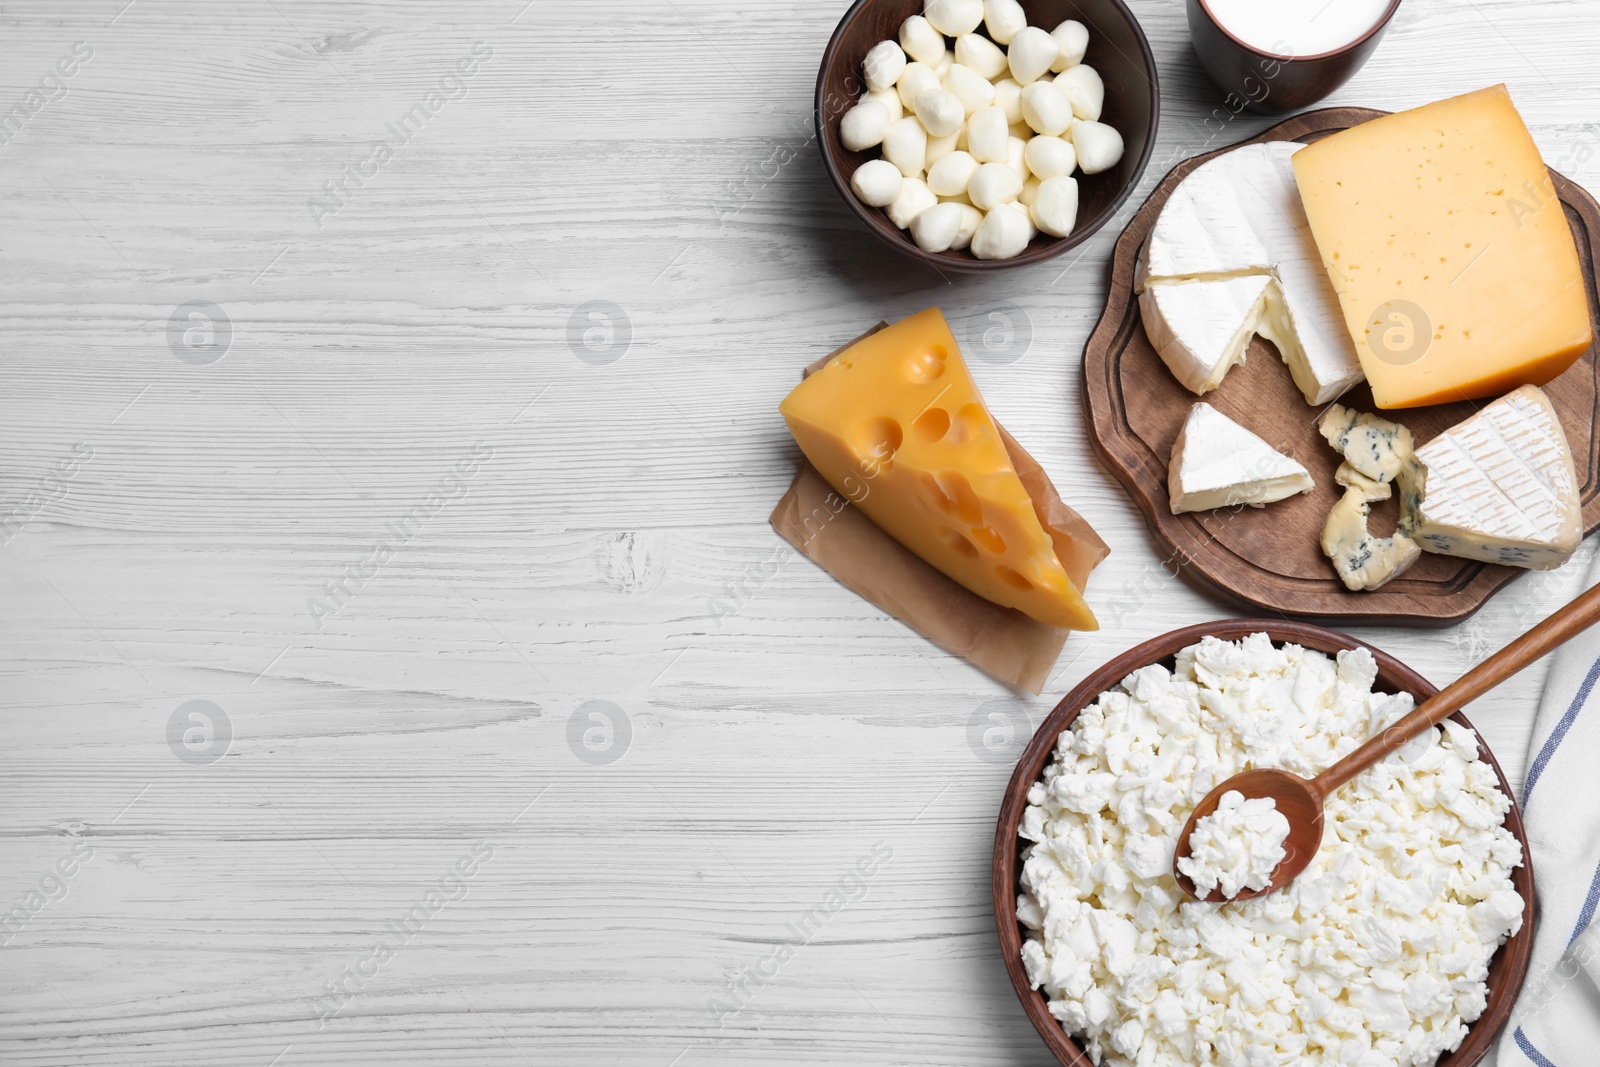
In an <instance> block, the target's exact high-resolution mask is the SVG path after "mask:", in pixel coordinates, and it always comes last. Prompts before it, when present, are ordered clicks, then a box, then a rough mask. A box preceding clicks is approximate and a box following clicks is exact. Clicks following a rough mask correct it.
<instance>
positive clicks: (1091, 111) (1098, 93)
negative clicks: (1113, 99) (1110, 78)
mask: <svg viewBox="0 0 1600 1067" xmlns="http://www.w3.org/2000/svg"><path fill="white" fill-rule="evenodd" d="M1055 86H1056V88H1057V89H1060V90H1061V91H1062V92H1063V93H1065V94H1066V96H1067V99H1068V100H1070V101H1072V114H1073V115H1074V116H1076V117H1078V118H1080V119H1088V120H1089V121H1090V122H1095V121H1098V120H1099V118H1100V109H1101V108H1102V107H1103V106H1104V105H1105V101H1106V83H1105V82H1103V81H1101V80H1100V75H1099V74H1098V73H1096V72H1095V69H1094V68H1093V67H1090V66H1086V65H1085V64H1082V63H1079V64H1078V65H1077V66H1076V67H1068V68H1067V69H1066V70H1064V71H1062V72H1061V76H1060V77H1059V78H1057V79H1056V80H1055Z"/></svg>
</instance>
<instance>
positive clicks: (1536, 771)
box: [1522, 659, 1600, 808]
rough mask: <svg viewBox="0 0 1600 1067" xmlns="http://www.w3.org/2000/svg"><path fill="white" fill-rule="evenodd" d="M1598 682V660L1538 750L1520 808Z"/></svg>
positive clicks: (1592, 664)
mask: <svg viewBox="0 0 1600 1067" xmlns="http://www.w3.org/2000/svg"><path fill="white" fill-rule="evenodd" d="M1596 680H1600V659H1596V660H1595V661H1594V662H1593V663H1591V664H1590V665H1589V673H1588V674H1586V675H1584V676H1583V684H1582V685H1580V686H1578V693H1577V695H1576V696H1574V697H1573V698H1572V704H1571V706H1569V707H1568V708H1567V713H1566V714H1565V715H1563V716H1561V721H1560V722H1558V723H1556V728H1555V729H1554V730H1552V731H1550V736H1549V737H1547V738H1545V742H1544V747H1542V748H1540V749H1539V754H1538V755H1537V756H1535V757H1534V758H1533V765H1532V766H1531V767H1529V768H1528V782H1527V784H1526V785H1524V786H1523V787H1522V806H1523V807H1524V808H1526V807H1527V806H1528V800H1529V798H1530V797H1532V796H1533V786H1534V783H1536V782H1538V780H1539V776H1540V775H1542V774H1543V773H1544V769H1545V768H1546V767H1548V766H1549V765H1550V759H1551V757H1553V756H1554V755H1555V754H1556V749H1557V748H1560V747H1561V742H1562V740H1563V739H1564V738H1565V737H1566V736H1567V731H1568V730H1570V729H1572V724H1573V722H1574V721H1575V720H1576V719H1577V718H1578V712H1580V711H1582V710H1583V705H1584V704H1585V703H1587V702H1588V700H1589V694H1590V693H1591V692H1593V690H1594V683H1595V682H1596Z"/></svg>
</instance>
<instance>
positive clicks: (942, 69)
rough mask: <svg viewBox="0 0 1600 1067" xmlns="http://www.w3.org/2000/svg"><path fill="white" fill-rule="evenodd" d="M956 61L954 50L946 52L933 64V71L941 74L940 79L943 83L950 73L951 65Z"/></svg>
mask: <svg viewBox="0 0 1600 1067" xmlns="http://www.w3.org/2000/svg"><path fill="white" fill-rule="evenodd" d="M955 61H956V57H955V54H954V53H953V52H946V53H945V54H944V58H943V59H941V60H939V62H937V63H935V64H934V65H933V72H934V73H935V74H937V75H938V76H939V81H940V82H941V83H942V82H943V81H944V76H945V75H946V74H949V73H950V67H951V65H952V64H953V63H955Z"/></svg>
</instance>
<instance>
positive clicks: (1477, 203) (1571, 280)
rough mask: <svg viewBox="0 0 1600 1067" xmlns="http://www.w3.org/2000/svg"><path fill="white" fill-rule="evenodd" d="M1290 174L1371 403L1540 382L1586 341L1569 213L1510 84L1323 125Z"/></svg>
mask: <svg viewBox="0 0 1600 1067" xmlns="http://www.w3.org/2000/svg"><path fill="white" fill-rule="evenodd" d="M1294 173H1295V179H1296V181H1297V182H1298V183H1299V186H1300V197H1301V199H1302V200H1303V201H1304V202H1305V208H1306V217H1307V218H1308V219H1309V220H1310V222H1311V231H1312V234H1313V235H1314V236H1315V238H1316V242H1317V248H1318V250H1319V251H1320V252H1321V254H1322V262H1323V265H1324V266H1325V267H1326V268H1327V270H1328V275H1329V277H1330V278H1331V279H1332V281H1333V287H1334V289H1335V290H1336V291H1337V292H1338V294H1339V303H1340V305H1341V308H1342V310H1343V312H1344V319H1345V324H1346V325H1347V326H1348V327H1349V330H1350V335H1351V337H1352V338H1353V339H1354V340H1355V345H1356V352H1357V354H1358V355H1359V356H1360V357H1361V368H1362V370H1364V371H1365V372H1366V375H1367V381H1368V382H1370V383H1371V385H1372V395H1373V398H1374V399H1375V400H1376V401H1377V404H1378V406H1379V407H1381V408H1407V407H1417V406H1420V405H1423V404H1442V403H1447V402H1450V401H1456V400H1463V399H1470V398H1472V397H1480V396H1493V395H1496V394H1499V393H1503V392H1506V391H1507V390H1509V389H1512V388H1515V387H1516V386H1519V385H1526V384H1533V385H1543V384H1544V383H1546V382H1548V381H1549V380H1550V379H1551V378H1554V377H1555V376H1556V375H1558V374H1560V373H1561V372H1562V371H1564V370H1566V369H1567V368H1568V367H1569V366H1571V365H1572V363H1573V362H1574V361H1575V360H1576V359H1577V358H1578V357H1579V356H1580V355H1582V354H1583V353H1584V351H1585V350H1586V349H1587V348H1588V347H1589V334H1590V327H1589V302H1588V296H1587V287H1586V285H1585V284H1584V279H1583V272H1582V271H1581V269H1580V268H1579V266H1578V253H1577V249H1576V248H1575V247H1574V246H1573V243H1572V232H1571V230H1570V229H1569V228H1568V226H1567V217H1566V213H1565V211H1564V210H1563V208H1562V206H1561V203H1560V201H1559V200H1558V199H1557V198H1556V195H1555V190H1554V188H1553V186H1552V184H1551V181H1550V177H1549V172H1548V171H1547V170H1546V169H1545V165H1544V161H1543V160H1542V159H1540V158H1539V150H1538V148H1537V147H1535V145H1534V143H1533V138H1532V137H1531V136H1529V134H1528V129H1527V127H1526V126H1524V125H1523V123H1522V118H1521V116H1520V115H1518V114H1517V109H1516V108H1515V107H1513V106H1512V103H1511V97H1510V95H1509V94H1508V93H1507V92H1506V88H1505V86H1503V85H1496V86H1493V87H1491V88H1488V89H1482V90H1479V91H1478V92H1475V93H1468V94H1466V95H1465V96H1458V97H1454V98H1452V99H1450V100H1441V101H1439V102H1438V103H1436V104H1429V105H1428V106H1426V107H1420V108H1417V109H1416V110H1414V111H1404V112H1401V113H1399V114H1396V115H1386V116H1384V117H1382V118H1377V119H1373V120H1371V121H1370V122H1364V123H1362V124H1361V125H1359V126H1353V127H1351V128H1350V129H1348V130H1344V131H1341V132H1339V133H1336V134H1333V135H1332V136H1331V137H1327V138H1324V139H1323V140H1321V141H1318V142H1316V143H1315V144H1313V145H1311V146H1310V147H1308V148H1305V149H1302V150H1301V151H1299V152H1296V153H1295V155H1294Z"/></svg>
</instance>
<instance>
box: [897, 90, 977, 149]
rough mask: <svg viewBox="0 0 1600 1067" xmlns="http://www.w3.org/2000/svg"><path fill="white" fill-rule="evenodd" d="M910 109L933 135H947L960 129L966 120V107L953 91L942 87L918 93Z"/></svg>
mask: <svg viewBox="0 0 1600 1067" xmlns="http://www.w3.org/2000/svg"><path fill="white" fill-rule="evenodd" d="M911 110H913V111H915V112H916V113H917V118H919V119H921V120H922V125H923V128H924V129H926V130H927V131H928V133H930V134H931V135H933V136H934V137H949V136H951V135H952V134H954V133H955V132H956V131H957V130H959V129H961V123H962V122H964V121H966V117H967V109H966V108H965V107H963V106H962V104H961V101H960V100H959V99H957V97H956V95H955V94H954V93H950V92H946V91H945V90H943V89H929V90H928V91H927V92H925V93H918V94H917V98H916V100H915V101H913V103H912V106H911Z"/></svg>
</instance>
